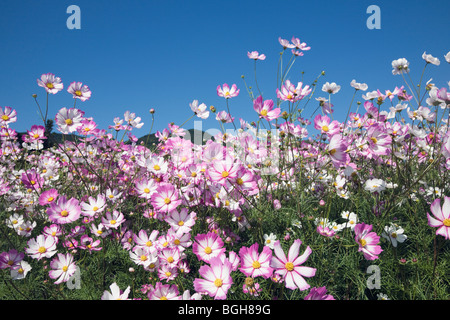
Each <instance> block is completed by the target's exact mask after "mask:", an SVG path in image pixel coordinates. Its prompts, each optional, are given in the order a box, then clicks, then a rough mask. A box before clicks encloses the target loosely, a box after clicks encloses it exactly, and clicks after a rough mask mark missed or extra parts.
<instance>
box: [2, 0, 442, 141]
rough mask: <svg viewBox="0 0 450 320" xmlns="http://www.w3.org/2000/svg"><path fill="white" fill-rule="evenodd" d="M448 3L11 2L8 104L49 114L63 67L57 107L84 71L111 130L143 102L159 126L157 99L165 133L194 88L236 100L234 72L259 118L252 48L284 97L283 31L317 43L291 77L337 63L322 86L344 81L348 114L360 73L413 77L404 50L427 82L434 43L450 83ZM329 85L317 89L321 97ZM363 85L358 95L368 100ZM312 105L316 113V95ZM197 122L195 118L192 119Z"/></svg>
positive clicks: (35, 120)
mask: <svg viewBox="0 0 450 320" xmlns="http://www.w3.org/2000/svg"><path fill="white" fill-rule="evenodd" d="M72 4H75V5H78V6H79V7H80V9H81V30H69V29H68V28H67V27H66V20H67V18H68V17H69V14H67V13H66V9H67V7H68V6H69V5H72ZM371 4H375V5H378V6H379V7H380V9H381V29H380V30H369V29H368V28H367V27H366V20H367V18H368V17H369V16H370V15H369V14H367V13H366V9H367V7H368V6H369V5H371ZM448 12H450V1H448V0H438V1H432V2H424V1H412V0H408V1H406V0H403V1H376V0H375V1H365V0H347V1H325V0H324V1H300V0H295V1H284V0H283V1H273V0H272V1H247V0H241V1H236V0H229V1H215V0H210V1H181V0H177V1H168V0H164V1H162V0H159V1H153V0H145V1H144V0H127V1H124V0H121V1H104V0H91V1H85V0H73V1H63V0H57V1H55V0H52V1H41V0H33V1H25V0H15V1H1V2H0V39H1V46H2V48H1V50H0V66H1V68H0V70H1V72H2V76H1V77H0V106H2V107H4V106H10V107H12V108H14V109H16V110H17V112H18V122H17V123H15V124H12V125H11V127H12V128H14V129H16V130H17V131H25V130H26V129H29V128H30V127H31V125H33V124H41V121H40V118H39V115H38V113H37V107H36V105H35V103H34V99H33V98H32V96H31V95H32V94H33V93H36V94H38V100H39V102H40V103H41V105H45V92H44V89H42V88H40V87H38V86H37V83H36V79H37V78H39V77H40V75H41V74H43V73H48V72H51V73H54V74H55V75H57V76H59V77H61V78H62V80H63V82H64V87H65V88H64V90H63V91H62V92H59V93H58V94H56V95H51V96H50V109H49V115H50V116H51V117H52V118H53V117H54V115H55V114H56V112H57V111H58V110H59V109H60V108H61V107H72V106H73V99H72V97H71V95H70V94H69V93H67V91H66V89H67V87H68V85H69V84H70V83H71V82H72V81H81V82H83V83H84V84H86V85H88V86H89V87H90V88H91V90H92V97H91V99H90V100H88V101H86V102H77V107H79V108H81V109H82V110H83V111H85V112H86V116H89V117H93V118H94V120H95V121H97V123H98V124H99V127H100V128H105V129H106V128H107V126H108V125H110V124H112V120H113V118H114V117H116V116H118V117H123V113H124V112H125V111H126V110H130V111H132V112H135V113H136V114H137V115H138V116H141V117H142V119H143V121H144V122H145V125H144V127H143V128H141V129H139V130H136V131H135V132H134V133H135V134H136V136H138V137H139V136H142V135H145V134H146V133H148V130H149V129H150V122H151V117H150V114H149V112H148V110H149V109H150V108H155V110H156V114H155V117H156V123H155V126H154V128H153V132H155V130H162V129H164V128H165V127H167V124H168V123H169V122H172V121H173V122H175V123H176V124H181V123H182V122H184V120H186V119H187V118H188V117H189V116H190V115H191V114H192V113H191V110H190V108H189V103H190V102H192V100H194V99H197V100H199V102H204V103H205V104H207V105H208V106H210V105H214V106H215V107H216V108H217V109H218V110H219V111H220V110H225V100H224V99H223V98H220V97H218V96H217V94H216V87H217V85H222V84H223V83H228V84H230V85H231V84H233V83H236V84H237V85H238V87H239V88H240V89H241V91H240V95H239V97H237V98H234V99H231V100H230V108H231V113H232V114H233V116H235V118H236V119H238V118H239V117H242V118H244V119H246V120H249V121H250V120H255V119H256V117H255V115H256V114H255V113H254V111H253V108H252V104H251V101H250V99H249V96H248V95H247V92H246V89H245V87H244V83H243V80H242V79H241V75H245V77H246V80H247V82H248V84H249V85H252V86H254V74H253V66H254V64H253V61H252V60H249V59H248V58H247V52H248V51H253V50H256V51H259V52H260V53H264V54H265V55H266V56H267V59H266V60H265V61H263V62H258V66H257V73H258V82H259V86H260V88H261V89H262V90H263V92H264V97H265V98H273V99H276V95H275V88H276V76H277V75H276V68H277V63H278V58H279V52H280V51H281V50H282V48H281V46H280V45H279V43H278V37H279V36H281V37H283V38H286V39H291V38H292V36H295V37H298V38H300V39H301V40H302V41H304V42H306V43H307V44H308V45H310V46H311V48H312V49H311V50H310V51H307V52H305V55H304V56H303V57H299V58H298V59H297V61H296V62H295V64H294V67H293V69H292V70H291V73H290V77H289V78H290V80H291V81H293V82H294V83H296V82H297V81H300V80H301V74H300V73H301V72H302V71H304V72H305V74H304V82H305V83H310V82H312V81H313V80H314V79H315V78H316V76H317V75H318V74H319V73H320V72H321V71H322V70H325V72H326V76H325V77H322V78H321V79H320V82H319V89H320V88H321V86H322V84H323V83H324V82H326V81H329V82H336V83H337V84H339V85H341V86H342V89H341V91H340V92H339V93H338V94H337V95H334V96H333V97H332V99H333V100H332V103H333V104H334V105H335V109H336V113H335V117H336V118H337V119H339V120H343V119H344V118H345V114H346V112H347V108H348V105H349V103H350V100H351V96H352V94H353V88H351V87H350V85H349V84H350V81H351V80H352V79H356V80H357V81H358V82H365V83H367V84H368V86H369V91H372V90H376V89H380V90H381V91H382V92H384V90H387V89H390V90H393V89H394V88H395V86H401V85H403V84H404V82H403V80H402V78H401V76H393V75H392V73H391V70H392V68H391V62H392V60H395V59H398V58H402V57H404V58H406V59H408V60H409V61H410V68H411V76H412V78H413V79H414V80H416V81H418V80H419V78H420V74H421V71H422V68H423V65H424V61H423V60H422V58H421V56H422V53H423V52H424V51H427V53H430V54H432V55H433V56H435V57H438V58H439V59H440V60H441V65H440V66H439V67H435V66H429V67H428V68H427V71H426V73H425V76H424V80H425V81H426V80H428V79H429V78H430V77H432V78H433V82H434V83H436V84H437V85H439V86H444V85H445V86H446V84H447V82H448V81H449V80H450V77H449V75H450V72H449V71H450V65H449V64H448V63H447V62H446V61H445V60H444V58H443V55H444V54H446V53H447V52H448V51H450V40H449V39H450V23H449V19H448ZM289 56H290V54H287V55H286V57H289ZM285 59H287V58H285ZM286 62H287V60H286ZM286 62H285V63H286ZM320 95H323V94H322V93H321V92H320V90H317V92H316V95H315V97H317V96H320ZM360 96H361V95H358V96H357V97H356V100H360V101H362V99H361V97H360ZM356 100H355V101H356ZM309 106H310V109H309V112H312V109H314V108H315V107H316V104H315V103H314V104H310V105H309ZM309 112H308V110H307V111H306V115H308V114H309ZM213 118H214V117H212V116H211V117H210V119H209V120H207V121H205V122H204V123H203V129H204V130H206V129H209V128H218V125H217V122H216V121H215V120H213ZM192 126H193V122H192V121H191V122H190V123H188V124H186V125H185V127H186V128H191V127H192Z"/></svg>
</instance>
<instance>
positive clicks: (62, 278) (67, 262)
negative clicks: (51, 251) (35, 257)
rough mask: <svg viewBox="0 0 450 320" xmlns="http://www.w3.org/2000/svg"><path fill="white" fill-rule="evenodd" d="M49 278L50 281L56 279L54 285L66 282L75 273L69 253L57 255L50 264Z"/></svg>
mask: <svg viewBox="0 0 450 320" xmlns="http://www.w3.org/2000/svg"><path fill="white" fill-rule="evenodd" d="M50 268H52V270H50V272H49V276H50V278H52V279H57V280H56V281H55V284H60V283H61V282H67V281H68V280H69V278H70V277H71V276H72V275H73V274H74V273H75V271H76V269H77V266H76V265H75V262H74V261H73V256H72V255H71V254H70V253H67V254H62V253H58V255H57V257H55V258H53V260H52V261H51V262H50Z"/></svg>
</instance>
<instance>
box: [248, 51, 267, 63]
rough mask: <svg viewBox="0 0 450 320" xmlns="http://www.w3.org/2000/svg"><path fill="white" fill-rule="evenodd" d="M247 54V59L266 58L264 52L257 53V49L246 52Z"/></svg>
mask: <svg viewBox="0 0 450 320" xmlns="http://www.w3.org/2000/svg"><path fill="white" fill-rule="evenodd" d="M247 56H248V58H249V59H253V60H255V61H256V60H265V59H266V55H264V54H259V52H258V51H252V52H247Z"/></svg>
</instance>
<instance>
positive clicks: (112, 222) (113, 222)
mask: <svg viewBox="0 0 450 320" xmlns="http://www.w3.org/2000/svg"><path fill="white" fill-rule="evenodd" d="M109 223H111V224H112V225H114V224H116V223H117V221H116V220H111V221H110V222H109Z"/></svg>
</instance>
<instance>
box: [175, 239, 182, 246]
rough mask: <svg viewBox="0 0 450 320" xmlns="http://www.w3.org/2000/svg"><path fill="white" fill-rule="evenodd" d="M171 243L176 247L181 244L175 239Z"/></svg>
mask: <svg viewBox="0 0 450 320" xmlns="http://www.w3.org/2000/svg"><path fill="white" fill-rule="evenodd" d="M173 243H174V244H175V245H177V246H178V245H179V244H180V243H181V241H180V239H175V240H173Z"/></svg>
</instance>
